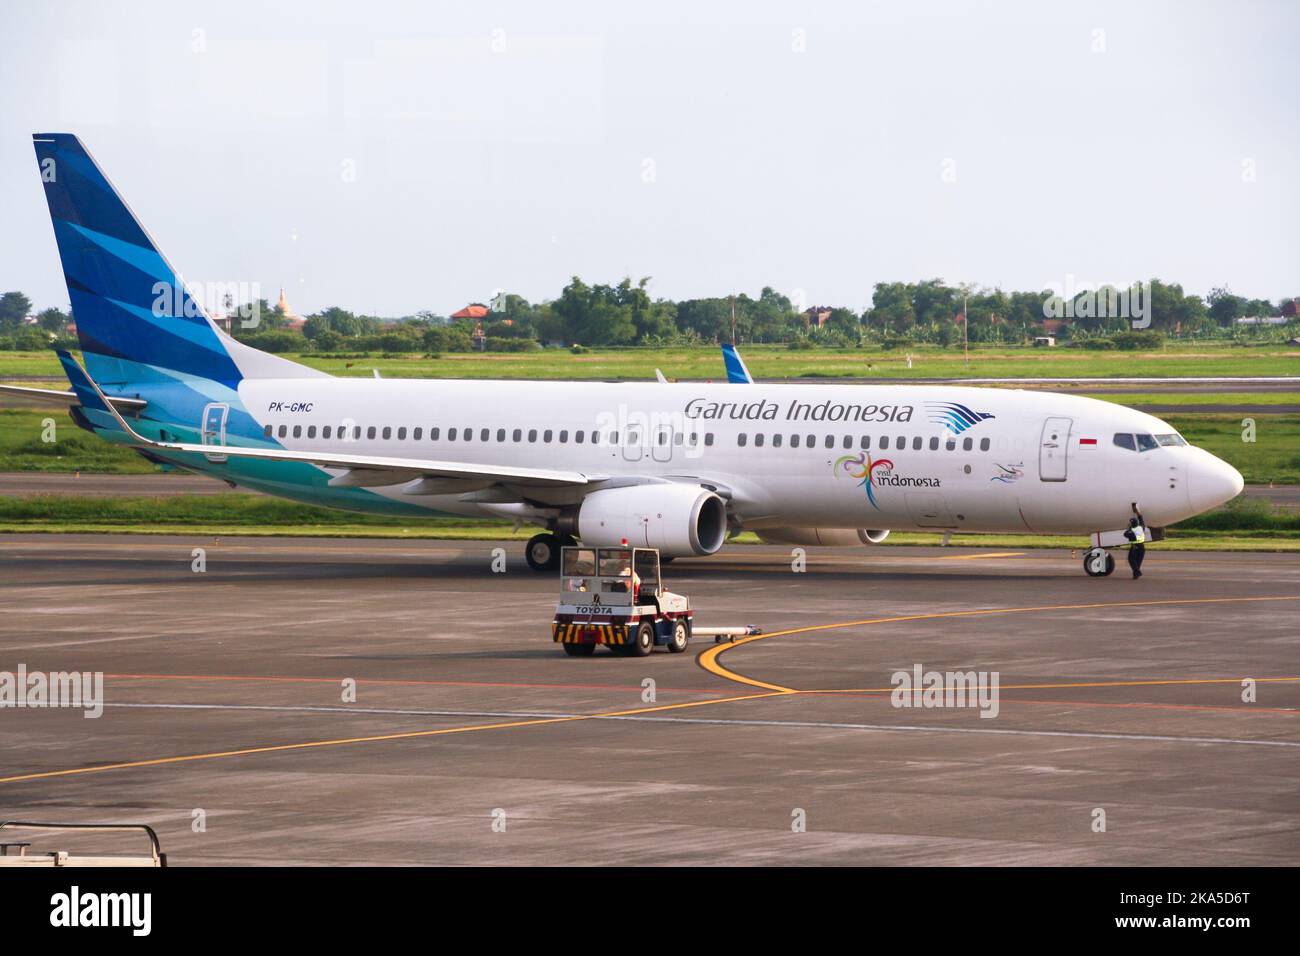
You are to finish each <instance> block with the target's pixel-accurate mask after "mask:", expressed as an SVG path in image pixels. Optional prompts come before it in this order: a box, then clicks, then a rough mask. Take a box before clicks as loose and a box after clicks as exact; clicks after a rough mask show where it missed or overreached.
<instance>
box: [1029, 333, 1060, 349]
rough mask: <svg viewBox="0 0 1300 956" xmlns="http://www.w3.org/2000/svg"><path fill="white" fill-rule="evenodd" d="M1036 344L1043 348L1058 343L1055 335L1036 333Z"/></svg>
mask: <svg viewBox="0 0 1300 956" xmlns="http://www.w3.org/2000/svg"><path fill="white" fill-rule="evenodd" d="M1034 345H1036V346H1039V347H1043V348H1049V349H1050V348H1052V347H1053V346H1055V345H1056V336H1055V335H1036V336H1034Z"/></svg>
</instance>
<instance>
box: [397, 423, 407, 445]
mask: <svg viewBox="0 0 1300 956" xmlns="http://www.w3.org/2000/svg"><path fill="white" fill-rule="evenodd" d="M397 440H398V441H406V426H405V425H402V426H401V427H400V428H398V429H397Z"/></svg>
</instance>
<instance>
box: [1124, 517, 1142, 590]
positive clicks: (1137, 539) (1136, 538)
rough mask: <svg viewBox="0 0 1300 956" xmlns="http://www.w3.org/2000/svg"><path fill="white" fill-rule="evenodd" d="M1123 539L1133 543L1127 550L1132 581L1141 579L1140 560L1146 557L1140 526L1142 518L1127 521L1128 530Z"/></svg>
mask: <svg viewBox="0 0 1300 956" xmlns="http://www.w3.org/2000/svg"><path fill="white" fill-rule="evenodd" d="M1124 537H1126V538H1128V539H1129V540H1130V541H1132V542H1133V543H1132V544H1131V545H1129V549H1128V566H1129V567H1130V568H1132V569H1133V577H1134V579H1137V578H1140V577H1142V559H1143V558H1145V557H1146V556H1147V546H1146V544H1145V542H1146V532H1145V531H1144V530H1143V526H1142V516H1141V515H1138V516H1137V517H1136V518H1129V519H1128V530H1127V531H1125V532H1124Z"/></svg>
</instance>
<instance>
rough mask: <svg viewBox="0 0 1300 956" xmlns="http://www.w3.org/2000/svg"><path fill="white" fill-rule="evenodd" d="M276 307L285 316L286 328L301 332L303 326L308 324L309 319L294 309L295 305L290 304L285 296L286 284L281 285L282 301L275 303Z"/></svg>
mask: <svg viewBox="0 0 1300 956" xmlns="http://www.w3.org/2000/svg"><path fill="white" fill-rule="evenodd" d="M275 308H276V311H278V312H279V313H280V314H281V315H283V316H284V321H285V327H286V328H289V329H294V330H296V331H299V332H301V331H302V327H303V326H304V325H306V324H307V320H306V319H304V318H303V317H302V316H301V315H299V314H298V313H297V312H295V311H293V307H292V306H291V305H289V300H288V299H286V298H285V296H284V286H280V301H278V302H277V303H276V304H275Z"/></svg>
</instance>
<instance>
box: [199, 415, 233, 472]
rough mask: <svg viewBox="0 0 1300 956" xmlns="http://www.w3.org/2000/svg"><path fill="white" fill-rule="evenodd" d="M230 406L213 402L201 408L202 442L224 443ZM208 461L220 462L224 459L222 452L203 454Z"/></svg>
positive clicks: (209, 443) (211, 443) (207, 443)
mask: <svg viewBox="0 0 1300 956" xmlns="http://www.w3.org/2000/svg"><path fill="white" fill-rule="evenodd" d="M229 414H230V406H229V405H227V404H226V403H225V402H213V403H212V404H211V405H205V406H204V408H203V427H202V428H201V429H200V433H201V435H202V439H203V444H205V445H218V446H219V445H224V444H225V443H226V416H228V415H229ZM204 457H205V458H207V459H208V461H211V462H216V463H220V462H223V461H225V460H226V456H225V455H222V454H214V455H205V456H204Z"/></svg>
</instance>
